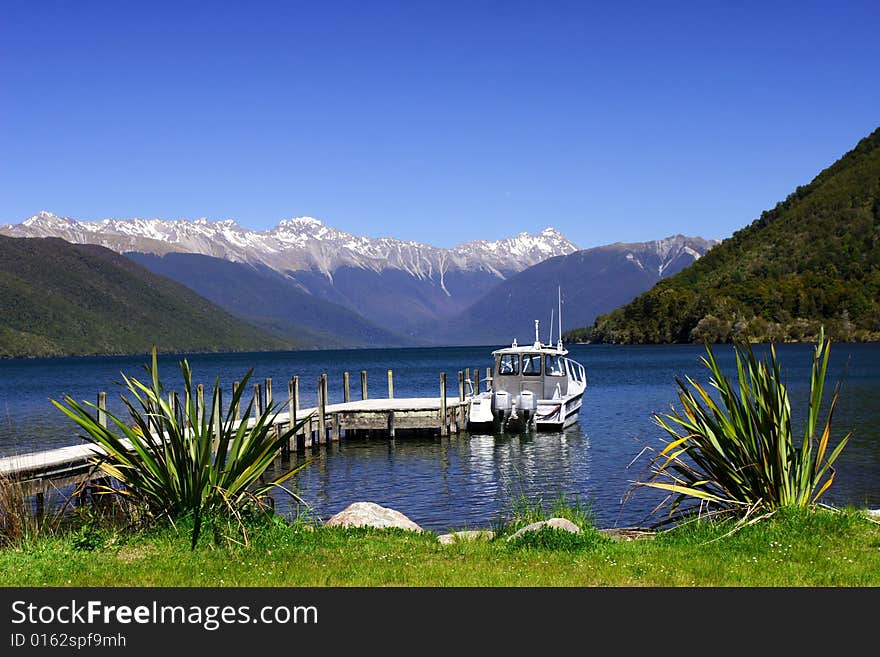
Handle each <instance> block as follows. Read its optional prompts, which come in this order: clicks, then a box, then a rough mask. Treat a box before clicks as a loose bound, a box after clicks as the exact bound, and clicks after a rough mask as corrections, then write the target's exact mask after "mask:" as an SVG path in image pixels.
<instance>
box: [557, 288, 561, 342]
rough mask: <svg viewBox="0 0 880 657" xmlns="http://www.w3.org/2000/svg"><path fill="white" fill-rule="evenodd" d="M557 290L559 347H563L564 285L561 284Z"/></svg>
mask: <svg viewBox="0 0 880 657" xmlns="http://www.w3.org/2000/svg"><path fill="white" fill-rule="evenodd" d="M556 292H557V294H558V296H559V347H560V348H561V347H562V286H561V285H559V286H558V287H557V288H556Z"/></svg>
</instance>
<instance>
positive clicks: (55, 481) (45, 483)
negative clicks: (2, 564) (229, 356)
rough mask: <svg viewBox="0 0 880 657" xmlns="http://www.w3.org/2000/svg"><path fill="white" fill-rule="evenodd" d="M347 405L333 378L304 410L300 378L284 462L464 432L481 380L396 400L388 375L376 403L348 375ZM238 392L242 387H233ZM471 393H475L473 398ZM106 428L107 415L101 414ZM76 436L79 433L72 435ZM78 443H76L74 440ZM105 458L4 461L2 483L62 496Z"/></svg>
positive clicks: (266, 392) (320, 383) (266, 393)
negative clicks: (356, 395) (294, 456)
mask: <svg viewBox="0 0 880 657" xmlns="http://www.w3.org/2000/svg"><path fill="white" fill-rule="evenodd" d="M343 383H344V391H343V397H344V399H345V401H343V402H340V403H327V399H328V397H329V395H328V386H327V375H326V374H322V375H321V376H320V377H318V380H317V402H318V403H317V405H316V406H311V407H305V408H301V407H300V400H299V378H298V377H296V376H295V377H293V378H292V379H291V380H290V381H289V382H288V392H289V396H288V398H287V399H286V400H285V402H284V404H283V406H279V407H278V408H286V409H287V410H285V411H280V412H279V413H278V414H277V416H276V417H275V423H274V424H275V426H277V427H279V428H281V429H286V428H287V427H288V426H290V425H291V424H292V423H296V422H297V421H299V420H302V419H303V418H306V417H308V418H309V420H308V422H306V423H305V424H304V425H303V427H302V428H301V429H300V431H299V432H298V433H297V434H296V436H294V437H293V438H291V441H290V444H288V445H287V446H285V447H283V448H282V451H281V452H279V456H281V455H283V453H284V452H290V451H292V450H310V449H312V448H314V447H317V446H320V445H322V444H327V443H329V442H333V441H338V440H340V439H341V438H344V437H345V436H349V435H367V436H370V437H377V438H379V437H381V438H390V439H394V438H396V437H397V436H398V433H399V432H410V431H419V432H433V433H436V434H439V435H441V436H443V435H448V434H451V433H457V432H459V431H462V430H463V429H464V428H465V427H466V426H467V418H468V408H469V404H470V399H471V396H472V395H473V393H474V391H478V390H479V374H478V371H477V370H476V369H475V370H474V379H473V381H472V380H471V378H470V370H469V369H468V370H464V371H459V376H458V394H457V395H456V396H453V397H447V395H446V375H445V373H442V372H441V373H440V385H439V388H440V395H439V396H438V397H403V398H395V397H394V384H393V373H392V371H391V370H389V371H388V396H387V397H380V398H374V399H370V398H368V395H367V383H366V372H361V399H358V400H353V401H352V400H351V399H350V389H349V376H348V372H345V373H344V375H343ZM233 385H234V387H237V385H238V383H235V384H233ZM468 389H470V392H468ZM198 392H199V396H198V403H199V404H200V409H201V411H200V412H204V409H203V408H201V406H203V405H204V402H203V387H202V386H201V385H200V386H198ZM253 395H254V396H253V400H254V404H253V407H254V413H255V415H259V414H261V413H262V411H263V409H264V408H266V407H267V406H268V405H269V404H270V403H271V402H272V380H271V379H265V380H264V382H263V383H262V384H261V383H256V384H254V393H253ZM106 399H107V396H106V393H103V392H101V393H98V396H97V404H98V407H99V408H104V409H106ZM100 419H101V421H102V423H104V424H105V425H106V420H107V418H106V415H104V414H100ZM254 419H255V416H252V417H248V418H239V419H237V420H235V421H234V426H236V427H237V426H240V423H241V422H247V423H249V424H251V423H253V422H254ZM71 432H72V434H73V429H72V430H71ZM72 440H73V438H72ZM102 455H103V450H102V449H101V448H100V447H98V446H97V445H93V444H91V443H82V444H77V445H70V446H68V447H61V448H57V449H50V450H44V451H39V452H32V453H27V454H20V455H14V456H6V457H3V458H0V477H4V478H7V479H10V480H14V481H16V482H18V483H19V484H20V485H21V486H23V487H24V489H25V490H26V491H27V492H28V493H29V494H37V495H41V494H42V493H46V492H50V491H52V490H57V489H58V488H60V487H63V486H67V485H71V484H76V483H80V482H82V481H84V480H87V479H89V478H90V477H91V476H93V475H94V476H98V477H104V476H106V475H104V474H103V473H95V472H94V465H93V463H94V459H95V458H99V457H100V456H102Z"/></svg>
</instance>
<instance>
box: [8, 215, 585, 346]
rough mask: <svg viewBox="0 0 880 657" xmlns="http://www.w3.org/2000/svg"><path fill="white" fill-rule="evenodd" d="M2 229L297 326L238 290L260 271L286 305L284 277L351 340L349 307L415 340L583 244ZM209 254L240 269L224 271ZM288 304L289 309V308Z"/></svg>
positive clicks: (331, 231) (110, 222)
mask: <svg viewBox="0 0 880 657" xmlns="http://www.w3.org/2000/svg"><path fill="white" fill-rule="evenodd" d="M0 234H5V235H9V236H11V237H60V238H62V239H64V240H66V241H68V242H73V243H87V244H98V245H101V246H104V247H107V248H109V249H111V250H114V251H117V252H120V253H124V254H126V255H128V256H129V257H130V258H132V259H135V260H137V261H138V262H139V263H140V264H142V265H144V266H146V267H147V268H149V269H151V270H152V271H153V272H155V273H158V274H162V275H164V276H168V277H170V278H173V279H174V280H177V281H178V282H180V283H183V284H184V285H188V286H190V287H191V288H193V289H194V290H195V291H196V292H198V293H199V294H202V295H204V296H206V297H207V298H209V299H210V300H211V301H213V302H215V303H217V304H219V305H220V306H223V307H224V308H226V309H227V310H230V311H231V312H235V313H239V314H243V315H244V314H247V315H250V316H252V317H261V318H262V319H264V320H269V319H272V321H275V322H276V323H278V324H279V325H280V324H285V325H290V318H289V317H287V316H286V315H284V314H283V313H282V314H281V315H279V313H280V309H279V308H277V307H272V304H271V303H269V302H268V297H267V296H266V295H263V297H262V298H264V299H265V300H266V303H265V304H263V306H260V307H259V308H257V307H254V306H253V305H252V304H250V302H249V301H248V300H247V299H245V298H244V297H243V296H242V294H241V293H240V290H241V289H243V287H246V286H244V285H243V282H244V280H245V279H247V281H248V285H250V286H253V285H255V284H257V283H256V281H255V279H254V276H256V277H258V278H259V277H262V278H261V279H260V280H262V284H263V285H264V286H266V287H267V288H272V289H276V290H278V293H277V294H276V295H275V297H274V298H275V299H276V302H275V303H276V304H278V303H285V302H282V301H281V296H284V297H285V298H288V295H281V292H280V290H279V288H278V287H277V286H278V285H279V279H278V277H279V275H280V277H281V279H283V281H284V283H285V285H287V286H290V287H292V288H294V289H295V291H296V294H299V295H303V294H304V295H307V296H308V297H309V298H306V297H303V296H299V297H297V298H298V299H300V302H299V303H297V304H296V305H297V307H298V308H299V309H300V310H302V309H304V308H306V307H308V308H312V309H313V310H314V309H316V308H318V307H320V308H321V309H322V310H320V311H318V310H315V313H314V314H315V316H316V317H320V318H322V319H320V320H316V321H314V322H313V323H311V324H309V325H308V329H309V330H310V331H311V332H313V333H315V332H316V331H319V327H321V328H323V329H325V330H326V332H327V333H329V334H334V335H336V336H337V337H338V338H339V340H338V344H344V343H345V341H346V340H348V337H349V334H350V333H351V331H352V327H353V323H352V320H351V319H349V320H346V321H342V320H341V319H339V318H342V317H345V316H346V312H347V313H349V316H351V313H354V314H355V316H360V317H361V318H363V320H365V321H366V322H368V323H369V324H370V326H373V327H376V328H377V330H384V331H387V332H390V333H392V334H395V335H399V336H401V337H402V338H403V339H405V340H412V339H416V338H418V337H419V336H417V335H415V331H414V327H415V326H419V325H423V324H424V323H426V322H427V323H430V322H431V321H434V320H438V319H440V318H443V317H449V316H451V315H453V314H455V313H457V312H460V311H461V310H463V309H464V308H465V307H467V306H468V305H469V304H471V303H473V302H474V301H476V300H477V299H478V298H480V297H481V296H482V295H483V294H485V293H486V292H488V291H489V290H491V289H492V288H493V287H494V286H495V285H497V284H498V283H499V282H501V281H503V280H505V279H506V278H507V277H509V276H511V275H513V274H516V273H517V272H520V271H522V270H524V269H526V268H527V267H529V266H531V265H534V264H536V263H539V262H541V261H543V260H545V259H547V258H549V257H553V256H557V255H563V254H567V253H572V252H574V251H576V250H577V246H576V245H575V244H573V243H572V242H570V241H569V240H568V239H566V238H565V236H563V235H562V234H560V233H559V232H558V231H556V230H554V229H553V228H546V229H544V230H543V231H541V232H540V233H538V234H537V235H530V234H529V233H525V232H522V233H520V234H518V235H516V236H514V237H509V238H507V239H502V240H499V241H494V242H493V241H474V242H468V243H465V244H461V245H459V246H456V247H454V248H449V249H444V248H438V247H434V246H430V245H427V244H421V243H418V242H413V241H404V240H398V239H393V238H389V237H383V238H371V237H363V236H357V235H352V234H351V233H347V232H344V231H341V230H338V229H336V228H333V227H331V226H327V225H325V224H324V223H322V222H321V221H319V220H318V219H315V218H312V217H296V218H292V219H284V220H282V221H280V222H279V223H278V225H277V226H275V227H274V228H272V229H271V230H265V231H256V230H249V229H247V228H243V227H242V226H240V225H238V224H237V223H236V222H235V221H232V220H224V221H208V220H207V219H198V220H195V221H189V220H165V219H105V220H103V221H76V220H74V219H71V218H68V217H59V216H57V215H54V214H52V213H51V212H40V213H38V214H36V215H34V216H32V217H29V218H28V219H26V220H25V221H23V222H22V223H20V224H17V225H8V226H0ZM204 256H210V257H211V258H213V259H216V260H222V261H227V264H228V263H234V264H236V265H239V267H238V268H234V267H233V268H230V267H225V266H224V265H223V264H222V263H221V262H217V261H213V262H212V261H211V260H210V259H205V257H204ZM241 265H246V266H247V267H246V268H241ZM218 272H222V275H223V277H224V280H225V281H226V283H225V284H223V285H218V284H217V279H216V277H217V276H218V275H219V274H218ZM233 279H234V280H233ZM251 289H252V288H251ZM234 290H239V292H234ZM279 295H281V296H279ZM287 303H288V305H289V303H290V302H289V301H288V302H287ZM315 304H319V305H318V306H316V305H315ZM320 304H323V305H320ZM339 306H341V307H342V308H338V307H339ZM333 307H336V308H337V310H333V309H332V308H333ZM284 310H285V313H289V312H291V308H286V309H284ZM343 310H345V312H342V311H343ZM282 315H283V316H282ZM370 331H372V333H371V332H370ZM373 334H375V335H378V333H377V331H373V330H372V329H369V330H368V329H366V328H364V329H363V330H360V329H359V330H358V336H360V338H363V337H364V336H368V335H373ZM360 338H359V339H360ZM386 343H387V340H386ZM352 344H355V343H354V342H352ZM356 344H358V345H360V344H363V341H362V340H361V341H359V342H356Z"/></svg>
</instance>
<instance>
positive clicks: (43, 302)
mask: <svg viewBox="0 0 880 657" xmlns="http://www.w3.org/2000/svg"><path fill="white" fill-rule="evenodd" d="M154 344H155V345H156V346H157V348H158V349H159V350H160V351H163V352H177V351H191V352H202V351H250V350H254V351H260V350H267V349H285V348H292V347H293V345H291V344H290V342H289V341H284V340H280V339H279V338H277V337H274V336H270V335H268V334H266V333H264V332H263V331H260V330H258V329H256V328H254V327H252V326H250V325H249V324H247V323H246V322H244V321H242V320H240V319H238V318H236V317H233V316H232V315H230V314H229V313H227V312H225V311H224V310H222V309H220V308H219V307H217V306H215V305H214V304H212V303H210V302H209V301H207V300H206V299H204V298H202V297H200V296H198V295H197V294H195V293H194V292H192V291H191V290H189V289H188V288H186V287H184V286H183V285H180V284H178V283H175V282H174V281H171V280H169V279H166V278H164V277H162V276H158V275H156V274H153V273H151V272H149V271H147V270H146V269H145V268H143V267H141V266H140V265H137V264H136V263H134V262H132V261H131V260H129V259H128V258H126V257H124V256H122V255H119V254H117V253H114V252H113V251H110V250H109V249H105V248H104V247H100V246H93V245H74V244H70V243H68V242H65V241H63V240H61V239H58V238H44V239H29V238H12V237H4V236H0V357H4V358H8V357H23V356H62V355H88V354H126V353H146V352H148V351H149V350H150V349H151V348H152V345H154Z"/></svg>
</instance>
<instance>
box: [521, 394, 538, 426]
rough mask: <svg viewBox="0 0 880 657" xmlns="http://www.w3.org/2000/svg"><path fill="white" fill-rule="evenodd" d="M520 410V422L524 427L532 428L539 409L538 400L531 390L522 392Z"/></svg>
mask: <svg viewBox="0 0 880 657" xmlns="http://www.w3.org/2000/svg"><path fill="white" fill-rule="evenodd" d="M518 408H519V412H520V415H521V418H520V422H521V423H522V425H523V427H528V428H531V426H532V423H533V422H534V420H535V411H536V410H537V409H538V400H537V399H536V398H535V393H534V392H532V391H531V390H523V391H522V392H520V393H519V404H518Z"/></svg>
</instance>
